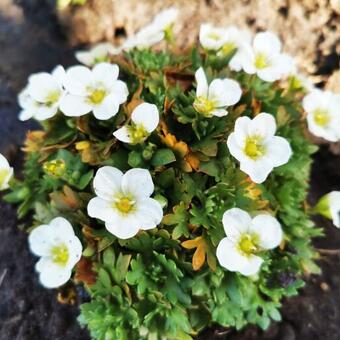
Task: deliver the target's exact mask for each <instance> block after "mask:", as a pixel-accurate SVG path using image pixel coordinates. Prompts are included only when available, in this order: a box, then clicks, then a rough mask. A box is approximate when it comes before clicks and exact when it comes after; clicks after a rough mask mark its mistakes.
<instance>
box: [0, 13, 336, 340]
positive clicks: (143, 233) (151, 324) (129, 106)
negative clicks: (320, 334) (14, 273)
mask: <svg viewBox="0 0 340 340" xmlns="http://www.w3.org/2000/svg"><path fill="white" fill-rule="evenodd" d="M177 16H178V10H176V9H174V8H171V9H169V10H166V11H164V12H162V13H160V14H159V15H158V16H157V17H156V18H155V19H154V20H153V21H152V23H151V24H150V25H148V26H147V27H145V28H142V29H141V30H140V31H139V32H137V33H136V34H135V36H133V37H130V38H128V39H127V40H126V41H125V43H123V44H122V46H120V47H117V48H116V47H113V46H112V45H110V44H106V43H105V44H101V45H98V46H96V47H94V48H93V49H92V50H90V51H88V52H85V51H82V52H77V54H76V56H77V59H78V60H79V61H81V62H82V63H84V64H85V65H86V66H81V65H76V66H71V67H69V68H68V69H66V71H65V70H64V69H63V67H61V66H58V67H56V68H55V69H54V70H53V71H52V73H51V74H49V73H45V72H43V73H38V74H34V75H32V76H30V77H29V80H28V85H27V86H26V87H25V89H24V90H23V91H22V93H21V94H20V95H19V104H20V106H21V107H22V111H21V113H20V115H19V118H20V119H21V120H26V119H29V118H35V119H37V120H41V121H42V120H43V121H44V124H43V131H32V132H29V133H28V135H27V139H26V142H25V147H24V151H25V153H26V161H25V168H24V175H25V176H24V179H23V180H18V179H11V178H12V172H13V170H12V168H10V166H9V164H8V162H7V160H6V159H5V158H4V157H3V156H1V155H0V189H1V190H3V189H7V188H8V187H9V186H10V189H11V192H10V193H8V194H7V195H5V199H6V200H7V201H8V202H12V203H17V204H20V205H19V209H18V214H19V217H23V216H25V215H26V214H28V213H29V212H30V211H34V217H33V219H34V221H33V227H32V228H30V236H29V244H30V248H31V250H32V252H33V253H34V254H35V255H37V256H39V257H40V260H39V261H38V262H37V265H36V270H37V272H38V273H39V276H40V281H41V283H42V284H43V285H44V286H46V287H48V288H55V287H58V286H61V285H63V284H65V283H66V282H68V281H69V280H70V279H71V281H72V282H74V283H82V284H83V285H84V287H85V289H86V290H87V291H88V293H89V294H90V296H91V301H90V302H89V303H87V304H84V305H82V306H81V311H82V312H81V316H80V319H79V320H80V322H81V323H82V324H85V325H87V326H88V328H89V329H90V332H91V335H92V336H93V338H95V339H118V340H124V339H127V338H131V339H147V338H149V339H150V338H171V339H179V338H181V339H189V338H190V335H194V334H196V333H197V332H198V331H200V330H201V329H203V328H204V327H206V326H208V325H209V324H210V323H218V324H220V325H223V326H225V327H237V328H240V327H243V326H244V325H246V324H248V323H253V324H257V325H259V326H260V327H262V328H266V327H268V325H269V323H270V319H274V320H279V318H280V314H279V311H278V308H279V307H280V301H281V299H282V298H283V297H285V296H291V295H292V294H296V293H297V289H298V288H299V287H301V286H302V284H303V281H302V279H301V276H302V274H304V273H305V272H306V271H307V272H317V270H318V268H317V266H316V264H315V263H314V259H315V257H316V252H315V250H314V249H313V246H312V243H311V239H312V237H314V236H318V235H320V233H321V232H320V230H319V229H317V228H316V227H315V226H314V225H313V223H312V222H311V220H310V215H311V214H312V213H314V212H317V213H320V214H322V215H324V216H326V217H328V218H332V219H333V221H334V224H335V225H336V226H338V227H339V211H340V204H339V192H332V193H330V194H328V195H326V196H325V197H324V198H322V199H321V200H320V202H319V203H318V204H317V206H316V207H314V208H309V207H308V205H306V195H307V189H308V179H309V170H310V164H311V154H312V153H313V152H315V150H316V149H315V147H314V146H313V145H312V144H311V143H310V142H309V140H308V139H307V137H306V136H305V134H304V130H305V127H307V126H308V128H309V130H310V131H311V132H312V133H314V134H315V135H317V136H320V137H323V138H325V139H328V140H330V141H337V140H339V139H340V130H339V126H340V124H339V117H340V114H339V111H338V110H339V95H336V94H334V93H330V92H323V91H321V90H317V89H315V88H314V87H313V86H311V85H310V84H308V83H307V82H305V81H303V78H302V77H300V75H299V73H298V72H297V70H296V66H295V64H294V61H293V58H292V57H290V56H288V55H287V54H285V53H283V52H282V47H281V42H280V40H279V38H278V37H277V36H276V35H275V34H273V33H272V32H260V33H257V34H256V35H255V36H254V37H252V36H251V34H250V33H249V32H248V31H246V30H241V29H238V28H236V27H227V28H217V27H213V26H212V25H210V24H203V25H202V26H201V29H200V32H199V42H200V44H199V46H195V47H193V49H192V51H191V52H190V53H188V54H184V55H181V56H178V54H176V53H173V52H172V50H171V44H170V42H172V39H173V34H172V26H173V25H174V23H175V21H176V20H177ZM163 39H165V40H166V41H167V42H168V46H167V47H168V48H167V49H166V50H162V51H158V52H156V51H152V50H151V49H150V47H151V46H152V45H154V44H156V43H158V42H160V41H161V40H163ZM299 77H300V78H299ZM298 79H300V81H297V80H298ZM302 98H303V99H302ZM301 99H302V100H301ZM306 207H307V208H306ZM282 273H288V274H289V275H290V276H292V277H294V280H292V282H291V283H289V284H287V283H285V282H282V280H281V276H282V275H281V274H282ZM244 301H247V302H244ZM104 320H105V322H104Z"/></svg>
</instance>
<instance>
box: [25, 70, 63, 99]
mask: <svg viewBox="0 0 340 340" xmlns="http://www.w3.org/2000/svg"><path fill="white" fill-rule="evenodd" d="M27 91H28V93H29V95H30V96H31V97H32V98H33V99H34V100H36V101H38V102H40V103H45V102H46V101H47V99H46V98H47V97H48V95H49V94H50V93H51V92H61V86H60V84H58V82H57V81H56V80H55V79H54V78H53V77H52V76H51V75H50V74H49V73H44V72H43V73H37V74H35V75H32V76H31V77H30V81H29V84H28V87H27Z"/></svg>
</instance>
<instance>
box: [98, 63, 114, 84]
mask: <svg viewBox="0 0 340 340" xmlns="http://www.w3.org/2000/svg"><path fill="white" fill-rule="evenodd" d="M92 74H93V79H94V81H97V82H101V83H103V84H104V85H105V86H106V87H111V86H112V85H113V84H114V82H115V81H116V80H117V79H118V74H119V67H118V65H116V64H110V63H99V64H97V65H96V66H95V67H94V68H93V69H92Z"/></svg>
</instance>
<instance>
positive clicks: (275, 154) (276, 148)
mask: <svg viewBox="0 0 340 340" xmlns="http://www.w3.org/2000/svg"><path fill="white" fill-rule="evenodd" d="M266 148H267V156H268V157H269V158H270V160H271V161H272V162H273V165H274V167H275V166H280V165H283V164H286V163H288V161H289V159H290V157H291V156H292V149H291V147H290V144H289V143H288V141H287V140H286V139H285V138H282V137H278V136H274V137H272V138H271V139H270V141H269V142H268V144H267V145H266Z"/></svg>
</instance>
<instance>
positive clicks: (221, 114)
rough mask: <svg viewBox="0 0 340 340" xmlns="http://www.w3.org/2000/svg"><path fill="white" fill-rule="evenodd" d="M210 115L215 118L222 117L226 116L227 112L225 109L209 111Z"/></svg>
mask: <svg viewBox="0 0 340 340" xmlns="http://www.w3.org/2000/svg"><path fill="white" fill-rule="evenodd" d="M210 114H211V115H213V116H216V117H224V116H226V115H227V114H228V111H227V110H225V109H216V110H213V111H211V113H210Z"/></svg>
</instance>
